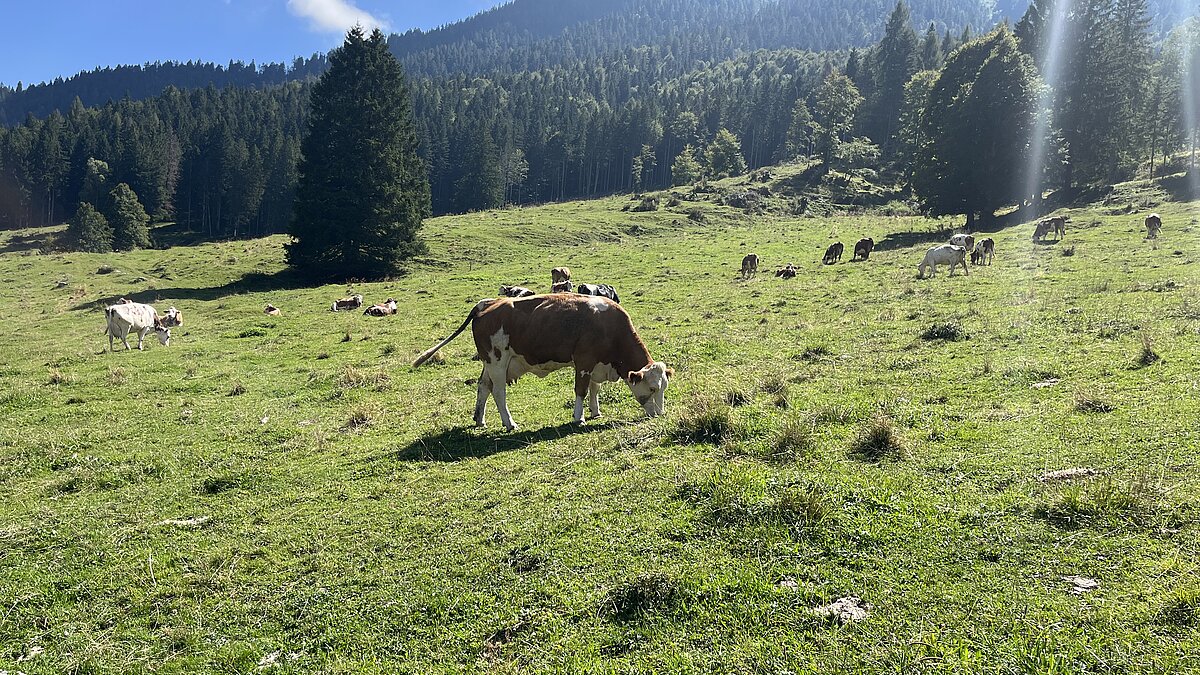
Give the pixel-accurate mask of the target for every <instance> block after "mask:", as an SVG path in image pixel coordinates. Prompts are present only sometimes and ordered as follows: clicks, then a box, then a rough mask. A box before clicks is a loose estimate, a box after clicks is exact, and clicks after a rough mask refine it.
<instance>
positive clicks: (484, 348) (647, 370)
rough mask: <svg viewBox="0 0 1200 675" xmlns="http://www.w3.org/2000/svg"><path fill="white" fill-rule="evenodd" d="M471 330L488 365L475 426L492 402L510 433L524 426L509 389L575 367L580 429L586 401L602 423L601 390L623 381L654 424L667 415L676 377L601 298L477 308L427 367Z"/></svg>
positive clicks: (544, 298)
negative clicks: (512, 409) (516, 418)
mask: <svg viewBox="0 0 1200 675" xmlns="http://www.w3.org/2000/svg"><path fill="white" fill-rule="evenodd" d="M467 326H470V327H471V333H472V335H473V336H474V338H475V349H476V351H477V353H478V358H479V360H481V361H483V373H482V374H480V376H479V386H478V390H477V393H476V398H475V424H476V425H478V426H483V425H484V417H485V415H484V407H485V405H486V404H487V397H488V395H489V394H490V395H491V396H492V398H493V399H494V400H495V402H496V408H497V410H499V411H500V420H501V421H502V422H503V423H504V428H505V429H508V430H509V431H513V430H515V429H516V428H517V425H516V424H515V423H514V422H513V420H512V415H511V414H509V411H508V403H507V387H508V385H509V384H513V383H515V382H516V381H517V379H518V378H520V377H521V376H522V375H525V374H526V373H533V374H534V375H537V376H538V377H545V376H547V375H549V374H550V373H552V372H554V371H556V370H558V369H560V368H566V367H568V366H570V367H572V368H573V370H574V372H575V414H574V421H575V423H576V424H580V423H582V422H583V399H584V396H585V395H586V396H587V398H588V407H589V409H590V413H591V414H590V416H589V417H590V418H596V417H599V416H600V385H601V384H603V383H605V382H615V381H617V380H624V381H625V383H626V384H627V385H629V389H630V391H632V392H633V396H634V398H636V399H637V401H638V403H640V404H641V405H642V409H644V410H645V411H646V414H647V415H649V416H650V417H655V416H657V415H661V414H662V413H663V411H664V409H665V407H666V400H665V396H664V394H665V392H666V389H667V384H668V381H669V380H670V378H671V377H672V376H673V375H674V371H673V370H671V369H670V368H668V367H667V365H666V364H665V363H662V362H659V361H655V360H654V359H652V358H650V352H649V350H647V349H646V345H645V343H643V342H642V339H641V338H640V337H639V336H638V333H637V330H636V329H635V328H634V327H633V322H632V321H631V320H630V319H629V315H628V314H626V313H625V310H624V309H621V306H620V305H618V304H617V303H615V302H613V301H611V300H609V299H607V298H601V297H589V296H584V295H575V294H570V293H553V294H550V295H538V296H534V297H532V298H498V299H495V300H483V301H481V302H480V303H479V304H477V305H475V307H474V309H472V310H471V313H470V314H468V315H467V320H466V321H464V322H463V324H462V325H461V326H459V328H458V330H456V331H454V333H453V334H452V335H451V336H450V337H448V338H446V339H445V340H442V341H441V342H440V343H438V344H437V346H435V347H433V348H432V349H430V350H429V351H427V352H425V353H424V354H422V355H421V356H420V357H419V358H418V359H417V360H416V361H415V362H414V363H413V367H414V368H417V367H420V366H421V364H423V363H425V362H426V361H428V360H429V359H430V358H431V357H432V356H433V355H434V354H436V353H437V351H438V350H439V349H441V348H442V347H445V346H446V345H447V344H449V343H450V342H451V341H452V340H454V338H456V337H458V336H459V334H461V333H462V332H463V331H464V330H466V329H467Z"/></svg>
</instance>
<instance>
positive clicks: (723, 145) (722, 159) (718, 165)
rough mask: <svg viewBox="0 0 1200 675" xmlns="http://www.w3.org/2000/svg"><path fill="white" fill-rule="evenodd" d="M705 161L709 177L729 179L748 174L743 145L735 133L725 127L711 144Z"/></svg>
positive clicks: (706, 152) (705, 155)
mask: <svg viewBox="0 0 1200 675" xmlns="http://www.w3.org/2000/svg"><path fill="white" fill-rule="evenodd" d="M704 159H705V162H706V164H707V165H708V175H710V176H712V177H713V178H728V177H729V176H737V175H740V174H743V173H745V172H746V160H745V159H743V158H742V150H741V143H740V141H738V138H737V136H735V135H733V132H731V131H729V130H728V129H726V128H724V127H722V128H721V129H720V130H718V131H717V135H716V137H715V138H714V139H713V141H712V143H709V145H708V150H706V151H705V152H704Z"/></svg>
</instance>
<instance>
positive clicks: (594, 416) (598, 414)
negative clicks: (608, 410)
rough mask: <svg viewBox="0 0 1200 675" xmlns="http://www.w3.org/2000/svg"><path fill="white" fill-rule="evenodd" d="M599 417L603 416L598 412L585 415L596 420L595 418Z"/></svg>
mask: <svg viewBox="0 0 1200 675" xmlns="http://www.w3.org/2000/svg"><path fill="white" fill-rule="evenodd" d="M601 417H603V415H601V414H600V413H596V414H595V415H588V416H587V418H588V419H589V420H596V419H600V418H601Z"/></svg>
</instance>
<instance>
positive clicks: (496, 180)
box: [454, 124, 504, 212]
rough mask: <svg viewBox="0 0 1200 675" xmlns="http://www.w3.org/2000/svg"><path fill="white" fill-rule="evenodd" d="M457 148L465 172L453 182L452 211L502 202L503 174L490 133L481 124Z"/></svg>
mask: <svg viewBox="0 0 1200 675" xmlns="http://www.w3.org/2000/svg"><path fill="white" fill-rule="evenodd" d="M465 144H466V145H465V147H462V148H460V152H459V156H460V157H461V161H462V164H463V166H464V167H465V173H463V175H462V177H461V178H459V179H458V180H457V181H455V183H454V194H455V210H457V211H460V212H466V211H483V210H485V209H494V208H497V207H499V206H502V205H503V204H504V175H503V174H502V173H501V171H500V152H499V150H497V149H496V143H495V142H494V141H493V140H492V134H491V132H490V131H488V130H487V129H486V128H485V127H484V126H483V125H482V124H479V125H477V126H475V128H473V129H471V130H470V131H469V132H468V134H467V138H466V140H465Z"/></svg>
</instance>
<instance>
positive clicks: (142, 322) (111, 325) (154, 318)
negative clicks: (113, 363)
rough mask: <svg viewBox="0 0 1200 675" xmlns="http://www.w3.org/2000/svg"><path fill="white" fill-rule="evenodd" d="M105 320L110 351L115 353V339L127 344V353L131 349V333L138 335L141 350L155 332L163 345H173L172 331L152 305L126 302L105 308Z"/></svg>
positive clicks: (105, 330)
mask: <svg viewBox="0 0 1200 675" xmlns="http://www.w3.org/2000/svg"><path fill="white" fill-rule="evenodd" d="M104 320H105V327H104V332H105V333H106V334H107V335H108V350H109V351H115V350H114V349H113V338H120V339H121V342H123V343H125V349H126V351H128V350H129V349H131V347H130V346H129V333H130V332H134V333H137V334H138V349H139V350H141V349H142V342H143V341H144V340H145V339H146V336H147V335H148V334H149V333H150V331H154V334H155V335H157V336H158V341H159V342H161V343H162V344H163V345H170V344H171V329H170V328H167V327H166V326H164V325H163V323H162V319H161V318H159V316H158V312H157V311H155V309H154V308H153V307H151V306H150V305H143V304H141V303H137V302H125V303H120V304H116V305H112V306H109V307H105V308H104Z"/></svg>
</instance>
